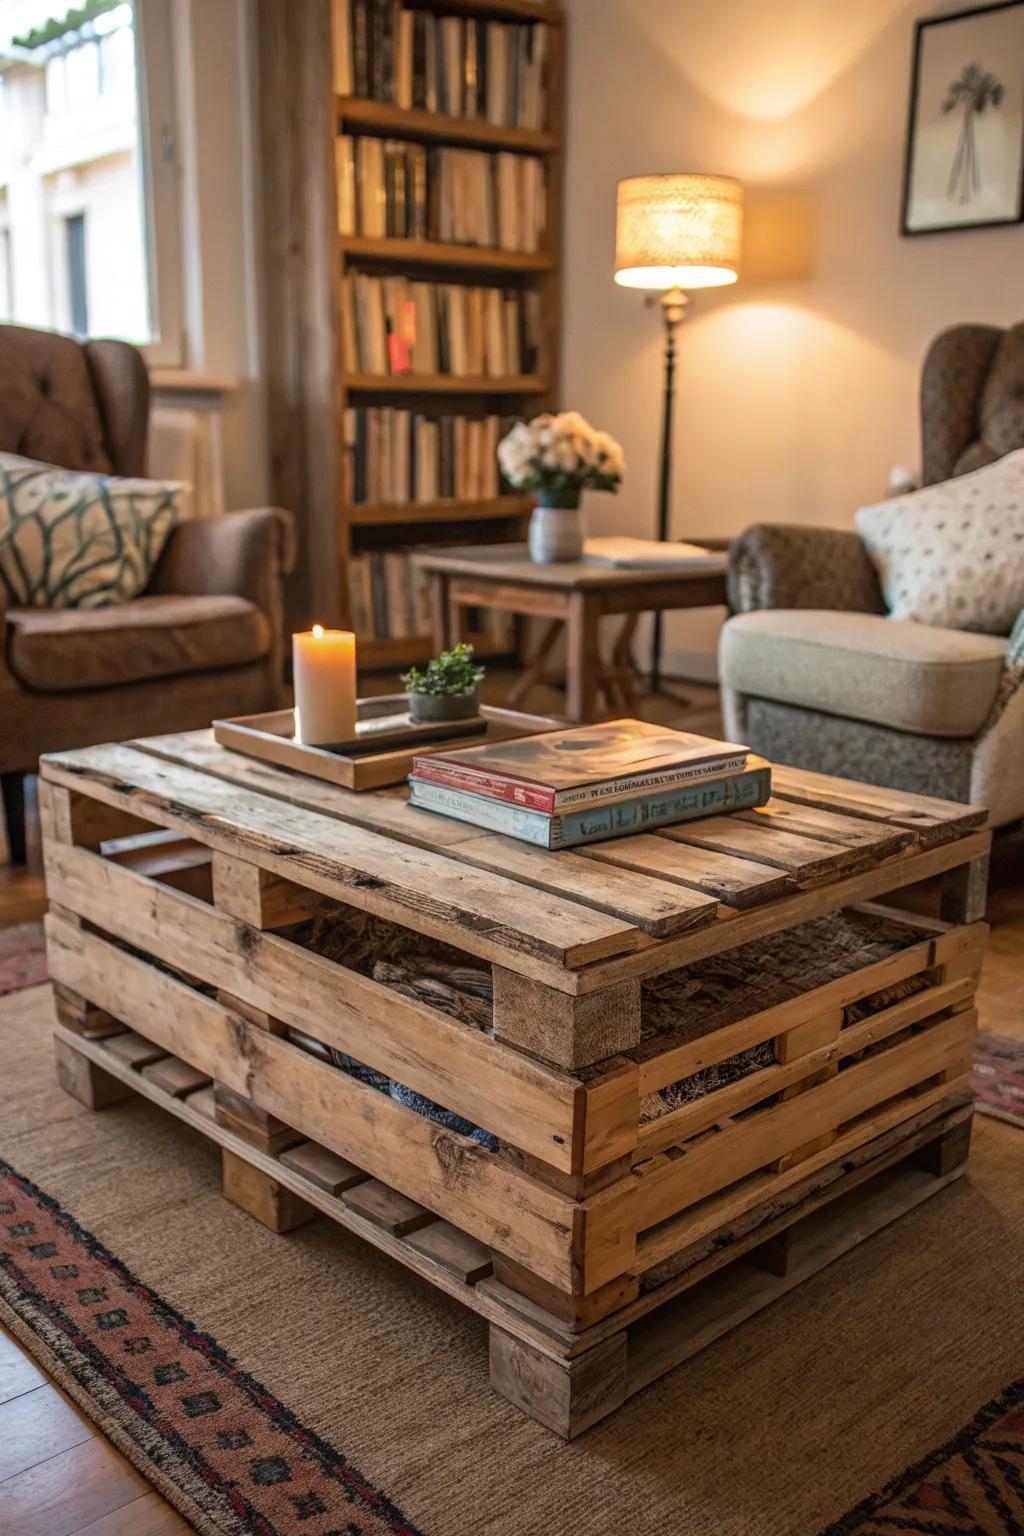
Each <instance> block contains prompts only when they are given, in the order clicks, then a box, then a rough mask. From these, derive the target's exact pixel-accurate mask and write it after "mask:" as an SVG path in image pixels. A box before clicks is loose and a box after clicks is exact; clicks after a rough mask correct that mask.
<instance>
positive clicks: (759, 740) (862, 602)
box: [720, 324, 1024, 826]
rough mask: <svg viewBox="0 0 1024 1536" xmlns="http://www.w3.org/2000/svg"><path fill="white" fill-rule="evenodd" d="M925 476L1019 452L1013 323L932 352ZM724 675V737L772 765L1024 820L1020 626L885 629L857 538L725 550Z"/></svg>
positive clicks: (769, 540)
mask: <svg viewBox="0 0 1024 1536" xmlns="http://www.w3.org/2000/svg"><path fill="white" fill-rule="evenodd" d="M921 416H922V432H923V477H924V483H925V484H926V485H929V484H936V483H938V482H939V481H942V480H948V479H951V478H953V477H954V476H957V475H962V474H966V473H968V472H969V471H971V470H975V469H980V468H981V467H982V466H984V465H986V464H989V463H992V462H994V461H995V460H996V459H998V458H1001V457H1002V456H1003V455H1004V454H1007V453H1010V452H1013V451H1014V450H1015V449H1018V448H1022V447H1024V324H1021V325H1017V326H1014V327H1013V328H1012V329H1010V330H1006V331H1004V330H1000V329H998V328H996V327H994V326H983V325H960V326H955V327H954V328H953V329H951V330H948V331H946V332H944V333H943V334H942V335H941V336H939V337H938V338H937V339H936V341H935V342H934V343H933V344H932V346H931V349H930V350H929V353H928V356H927V358H926V360H925V365H924V373H923V380H922V390H921ZM729 595H730V604H731V607H732V610H733V613H734V614H735V615H736V616H735V617H733V618H731V619H730V620H729V621H728V623H727V624H726V626H725V629H724V631H723V634H722V641H721V649H720V674H721V681H722V688H723V702H724V710H725V717H726V730H727V734H729V735H730V736H732V737H733V738H734V739H736V740H741V741H745V742H747V743H749V745H750V746H751V747H752V748H753V750H754V751H756V752H759V753H762V754H763V755H764V756H765V757H767V758H769V759H773V760H774V761H776V762H780V763H786V764H789V765H791V766H794V767H800V768H809V769H815V770H817V771H819V772H822V773H833V774H838V775H840V776H842V777H845V778H854V779H860V780H863V781H865V782H867V783H869V784H883V785H890V786H892V787H893V788H896V789H904V790H911V791H918V792H919V793H922V794H932V795H938V796H941V797H942V798H945V799H949V800H965V801H974V802H977V803H980V804H983V805H987V806H988V808H989V812H990V815H991V819H992V824H993V825H994V826H1000V825H1004V824H1006V823H1008V822H1011V821H1016V820H1017V819H1018V818H1020V817H1022V816H1024V615H1022V616H1021V618H1020V619H1019V620H1018V622H1017V624H1016V626H1015V627H1014V629H1013V632H1012V634H1011V635H1009V636H1005V635H1004V636H1000V635H987V634H974V633H965V632H963V631H960V630H955V629H940V628H936V627H932V626H929V625H925V624H917V623H909V622H904V621H895V620H889V619H886V617H885V604H884V602H883V599H882V592H881V588H880V586H879V582H878V578H877V575H876V572H875V568H874V566H873V565H872V563H871V561H870V559H869V558H868V555H867V552H866V550H865V548H864V546H863V544H862V543H861V540H860V538H859V537H858V535H857V534H856V533H853V532H849V533H847V532H841V531H837V530H832V529H825V528H805V527H796V526H771V525H768V524H760V525H757V526H755V527H752V528H748V529H747V531H746V532H745V533H744V534H743V535H742V536H741V537H740V538H739V540H738V541H737V543H736V544H735V545H734V546H733V552H732V557H731V562H730V572H729Z"/></svg>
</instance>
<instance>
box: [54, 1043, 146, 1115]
mask: <svg viewBox="0 0 1024 1536" xmlns="http://www.w3.org/2000/svg"><path fill="white" fill-rule="evenodd" d="M53 1045H54V1055H55V1057H56V1065H57V1081H58V1083H59V1084H60V1086H61V1087H62V1088H63V1089H64V1092H65V1093H69V1094H70V1095H71V1097H72V1098H73V1099H77V1100H78V1101H79V1103H80V1104H84V1105H85V1107H86V1109H109V1108H110V1106H111V1105H112V1104H120V1103H122V1102H123V1101H124V1100H125V1099H130V1098H132V1097H133V1094H132V1090H131V1089H130V1088H128V1087H126V1086H125V1084H124V1083H122V1082H121V1081H120V1080H119V1079H118V1078H116V1077H112V1076H111V1075H110V1073H109V1072H104V1070H103V1068H102V1067H98V1066H97V1065H96V1063H95V1062H94V1061H90V1060H89V1058H88V1056H83V1055H82V1053H81V1052H80V1051H76V1050H75V1048H74V1046H71V1045H68V1044H67V1042H66V1041H64V1040H54V1042H53Z"/></svg>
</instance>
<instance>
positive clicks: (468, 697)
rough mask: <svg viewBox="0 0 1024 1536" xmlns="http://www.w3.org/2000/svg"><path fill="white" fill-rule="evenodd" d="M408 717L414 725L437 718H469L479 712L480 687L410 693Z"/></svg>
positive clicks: (433, 720) (436, 719)
mask: <svg viewBox="0 0 1024 1536" xmlns="http://www.w3.org/2000/svg"><path fill="white" fill-rule="evenodd" d="M407 697H408V700H409V717H410V719H411V720H412V721H413V722H414V723H415V724H416V725H426V724H428V723H433V722H435V721H438V720H471V719H472V718H473V716H474V715H476V714H479V712H480V689H479V688H474V689H473V691H472V693H410V694H408V695H407Z"/></svg>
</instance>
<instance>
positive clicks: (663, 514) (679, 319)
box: [651, 286, 690, 693]
mask: <svg viewBox="0 0 1024 1536" xmlns="http://www.w3.org/2000/svg"><path fill="white" fill-rule="evenodd" d="M658 302H659V303H660V305H661V313H662V319H663V320H664V322H665V401H664V406H663V409H662V421H661V468H660V472H659V477H658V538H659V539H660V540H661V542H662V543H663V544H664V543H665V542H666V541H667V539H668V532H669V528H668V523H669V503H670V501H671V496H672V427H673V421H674V418H675V405H676V335H677V333H678V331H679V327H680V326H681V325H682V323H683V321H684V320H685V318H686V309H687V306H688V304H689V302H690V301H689V299H688V298H687V297H686V294H685V293H684V292H683V290H682V289H681V288H679V287H678V286H677V287H675V288H670V289H669V290H668V292H667V293H663V294H662V296H661V299H660V300H659V301H658ZM663 617H664V616H663V614H662V612H661V610H660V609H658V610H656V612H655V614H654V633H653V636H652V640H651V689H652V691H653V692H654V693H657V692H659V690H660V688H661V645H662V623H663Z"/></svg>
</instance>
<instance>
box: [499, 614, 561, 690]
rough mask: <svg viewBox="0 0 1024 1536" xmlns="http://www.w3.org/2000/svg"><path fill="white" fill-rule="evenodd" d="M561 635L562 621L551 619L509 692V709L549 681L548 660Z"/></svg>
mask: <svg viewBox="0 0 1024 1536" xmlns="http://www.w3.org/2000/svg"><path fill="white" fill-rule="evenodd" d="M561 633H562V620H561V619H550V620H549V621H548V623H547V624H546V625H545V628H544V633H543V634H542V635H541V637H540V639H539V640H538V642H537V645H536V647H535V649H534V652H533V655H532V656H531V657H530V659H529V661H528V662H527V664H526V666H525V667H524V668H523V671H522V673H521V674H520V676H519V677H517V678H516V680H515V682H514V683H513V684H512V687H511V688H510V689H509V691H508V697H507V698H506V700H505V705H506V707H507V708H508V709H512V708H514V707H515V705H517V704H518V703H519V702H520V700H521V699H525V697H526V695H527V694H528V693H529V692H530V689H531V688H536V687H538V686H539V685H540V684H541V683H543V682H545V681H546V680H547V659H548V657H549V656H550V655H551V652H552V651H553V650H554V648H555V645H556V644H557V642H558V637H559V635H560V634H561Z"/></svg>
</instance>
